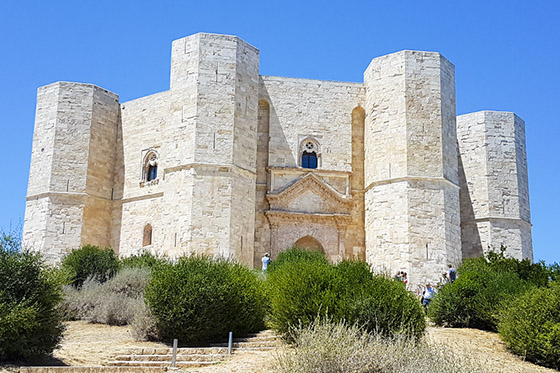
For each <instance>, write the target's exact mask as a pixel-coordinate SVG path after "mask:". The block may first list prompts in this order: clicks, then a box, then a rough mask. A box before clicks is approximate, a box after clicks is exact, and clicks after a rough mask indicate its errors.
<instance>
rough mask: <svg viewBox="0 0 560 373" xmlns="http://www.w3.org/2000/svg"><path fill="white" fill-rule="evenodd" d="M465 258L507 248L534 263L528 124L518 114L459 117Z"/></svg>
mask: <svg viewBox="0 0 560 373" xmlns="http://www.w3.org/2000/svg"><path fill="white" fill-rule="evenodd" d="M457 137H458V142H459V150H460V161H461V162H460V163H461V169H460V176H461V227H462V245H463V256H465V257H473V256H479V255H482V254H484V253H486V252H487V251H488V250H497V249H499V248H500V246H501V245H505V246H506V247H507V254H509V255H511V256H513V257H515V258H518V259H525V258H529V259H532V258H533V249H532V243H531V220H530V219H531V217H530V208H529V190H528V176H527V155H526V147H525V123H524V122H523V120H522V119H521V118H519V117H518V116H516V115H515V114H513V113H508V112H496V111H481V112H477V113H471V114H465V115H461V116H459V117H457Z"/></svg>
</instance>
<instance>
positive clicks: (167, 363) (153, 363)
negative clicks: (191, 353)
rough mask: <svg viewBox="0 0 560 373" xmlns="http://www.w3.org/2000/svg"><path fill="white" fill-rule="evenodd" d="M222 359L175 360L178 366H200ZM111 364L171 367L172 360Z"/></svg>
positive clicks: (115, 363) (116, 363)
mask: <svg viewBox="0 0 560 373" xmlns="http://www.w3.org/2000/svg"><path fill="white" fill-rule="evenodd" d="M220 361H221V360H216V361H179V360H177V361H176V362H175V366H176V367H177V368H200V367H205V366H208V365H214V364H216V363H219V362H220ZM111 365H113V366H118V367H141V368H144V367H148V368H150V367H155V368H158V367H170V366H171V360H169V361H112V362H111Z"/></svg>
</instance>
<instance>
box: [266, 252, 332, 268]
mask: <svg viewBox="0 0 560 373" xmlns="http://www.w3.org/2000/svg"><path fill="white" fill-rule="evenodd" d="M300 262H310V263H317V265H326V264H328V263H329V262H328V260H327V258H326V257H325V255H324V254H322V253H320V252H316V251H309V250H306V249H301V248H299V247H293V248H291V249H290V250H286V251H284V252H282V253H280V254H279V255H278V258H277V259H276V260H274V261H272V262H270V264H269V266H268V270H267V271H268V273H271V272H274V271H275V270H276V269H278V268H282V267H283V266H285V265H290V264H291V263H300Z"/></svg>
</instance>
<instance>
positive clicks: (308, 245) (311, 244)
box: [293, 236, 325, 253]
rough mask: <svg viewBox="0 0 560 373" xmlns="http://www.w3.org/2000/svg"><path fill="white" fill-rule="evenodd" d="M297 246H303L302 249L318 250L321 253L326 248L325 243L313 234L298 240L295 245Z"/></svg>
mask: <svg viewBox="0 0 560 373" xmlns="http://www.w3.org/2000/svg"><path fill="white" fill-rule="evenodd" d="M293 246H295V247H301V248H302V249H307V250H310V251H318V252H320V253H324V252H325V250H324V249H323V245H321V243H320V242H319V241H317V240H316V239H315V238H313V237H311V236H305V237H302V238H300V239H299V240H297V241H296V242H295V243H294V245H293Z"/></svg>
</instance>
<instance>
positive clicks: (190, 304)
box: [145, 256, 265, 344]
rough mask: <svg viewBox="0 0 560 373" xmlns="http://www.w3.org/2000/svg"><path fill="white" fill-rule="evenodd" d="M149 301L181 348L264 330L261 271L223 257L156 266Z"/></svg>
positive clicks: (167, 333) (163, 334)
mask: <svg viewBox="0 0 560 373" xmlns="http://www.w3.org/2000/svg"><path fill="white" fill-rule="evenodd" d="M145 298H146V301H147V303H148V305H149V307H150V310H151V311H152V313H153V315H154V316H155V318H156V320H157V321H156V323H157V327H158V330H159V332H160V334H161V337H162V338H163V339H165V340H171V339H172V338H178V339H179V342H180V343H181V344H192V343H200V342H208V341H214V340H218V339H222V338H225V337H226V336H227V334H228V332H230V331H233V333H234V335H237V336H243V335H246V334H247V333H249V332H251V331H257V330H260V329H261V328H263V327H264V325H263V324H264V322H263V318H264V315H265V297H264V291H263V286H262V284H261V282H260V281H259V280H258V278H257V275H256V273H254V272H252V271H250V270H249V269H247V268H245V267H243V266H241V265H239V264H236V263H233V262H231V261H227V260H224V259H216V260H212V259H210V258H207V257H202V256H191V257H183V258H180V259H179V260H178V262H177V263H176V264H172V263H166V264H163V265H160V266H157V267H155V268H154V269H153V270H152V279H151V281H150V283H149V284H148V286H147V288H146V293H145Z"/></svg>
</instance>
